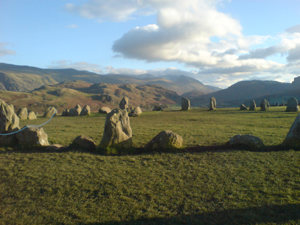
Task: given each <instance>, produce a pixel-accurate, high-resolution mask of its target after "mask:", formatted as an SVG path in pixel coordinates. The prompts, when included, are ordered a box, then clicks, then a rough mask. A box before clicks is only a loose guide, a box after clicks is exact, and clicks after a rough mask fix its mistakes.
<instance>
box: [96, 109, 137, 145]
mask: <svg viewBox="0 0 300 225" xmlns="http://www.w3.org/2000/svg"><path fill="white" fill-rule="evenodd" d="M110 146H111V147H117V148H131V147H132V130H131V127H130V120H129V117H128V113H127V111H126V109H123V110H122V109H113V110H112V111H111V112H110V113H108V114H107V115H106V120H105V127H104V133H103V137H102V140H101V142H100V145H99V148H102V149H106V148H107V147H110Z"/></svg>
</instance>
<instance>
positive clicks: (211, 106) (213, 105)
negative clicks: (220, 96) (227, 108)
mask: <svg viewBox="0 0 300 225" xmlns="http://www.w3.org/2000/svg"><path fill="white" fill-rule="evenodd" d="M216 108H217V100H216V99H215V97H211V98H210V103H209V109H210V110H215V109H216Z"/></svg>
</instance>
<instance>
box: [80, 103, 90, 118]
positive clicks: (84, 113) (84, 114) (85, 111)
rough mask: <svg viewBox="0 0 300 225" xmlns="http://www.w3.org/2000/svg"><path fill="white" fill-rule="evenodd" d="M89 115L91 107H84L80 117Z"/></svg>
mask: <svg viewBox="0 0 300 225" xmlns="http://www.w3.org/2000/svg"><path fill="white" fill-rule="evenodd" d="M90 114H91V107H90V106H89V105H85V106H84V107H83V109H82V110H81V113H80V116H86V115H90Z"/></svg>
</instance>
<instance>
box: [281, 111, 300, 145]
mask: <svg viewBox="0 0 300 225" xmlns="http://www.w3.org/2000/svg"><path fill="white" fill-rule="evenodd" d="M282 145H283V146H285V147H289V148H295V149H300V114H298V116H297V117H296V119H295V121H294V122H293V124H292V126H291V128H290V130H289V132H288V134H287V135H286V137H285V139H284V141H283V143H282Z"/></svg>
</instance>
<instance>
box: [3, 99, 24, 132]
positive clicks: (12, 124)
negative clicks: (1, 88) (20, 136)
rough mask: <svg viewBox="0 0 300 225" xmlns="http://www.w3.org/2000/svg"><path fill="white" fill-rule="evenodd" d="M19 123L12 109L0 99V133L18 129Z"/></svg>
mask: <svg viewBox="0 0 300 225" xmlns="http://www.w3.org/2000/svg"><path fill="white" fill-rule="evenodd" d="M19 123H20V119H19V117H18V116H17V115H16V114H15V112H14V110H13V108H12V107H11V106H9V105H7V104H6V103H5V102H4V101H3V100H1V99H0V133H5V132H7V131H12V130H15V129H19V128H20V127H19Z"/></svg>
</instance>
